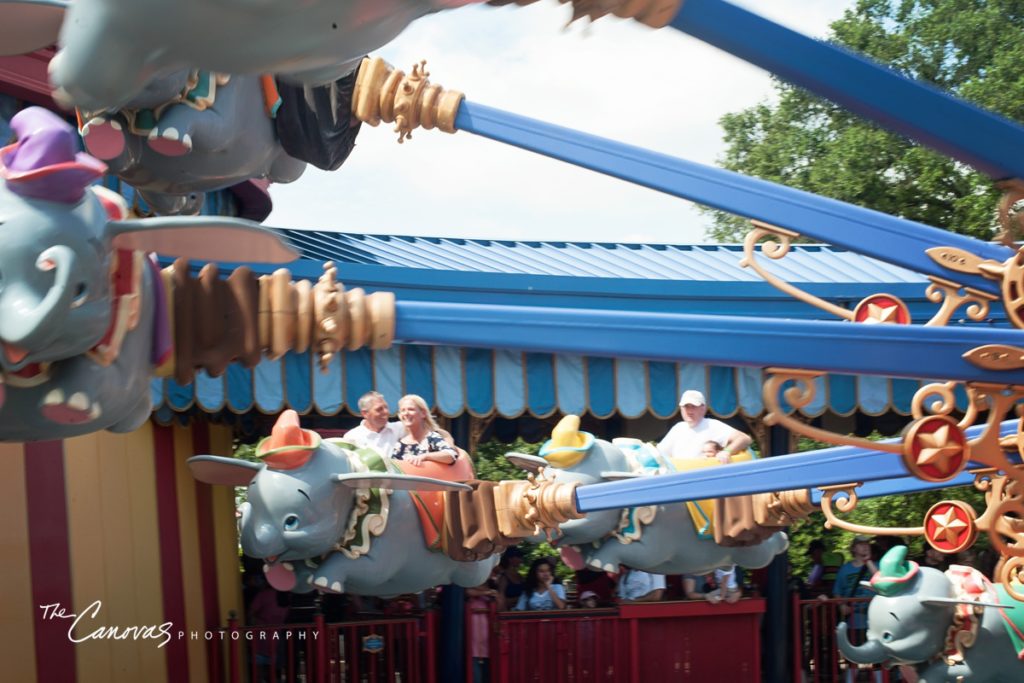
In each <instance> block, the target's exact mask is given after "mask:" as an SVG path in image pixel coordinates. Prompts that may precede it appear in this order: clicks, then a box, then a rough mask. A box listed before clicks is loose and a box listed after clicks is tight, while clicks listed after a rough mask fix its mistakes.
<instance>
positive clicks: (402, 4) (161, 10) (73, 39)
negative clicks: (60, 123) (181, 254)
mask: <svg viewBox="0 0 1024 683" xmlns="http://www.w3.org/2000/svg"><path fill="white" fill-rule="evenodd" d="M482 1H483V0H305V1H304V2H301V3H295V2H291V1H290V0H259V1H258V2H253V1H251V0H74V1H73V2H62V0H16V1H14V2H11V1H7V2H5V3H4V4H7V5H10V6H13V7H9V8H8V9H7V10H6V11H4V12H3V13H0V18H4V17H5V16H6V17H11V18H14V19H17V18H18V17H21V18H22V20H24V21H27V20H29V19H31V18H33V17H35V18H37V19H38V21H39V23H40V24H41V26H38V27H36V28H34V30H33V31H32V32H31V35H21V36H18V35H16V34H15V31H13V30H12V31H11V33H12V34H15V35H12V36H10V39H11V45H12V48H11V49H13V48H14V47H16V48H17V49H20V50H21V51H25V49H26V48H30V49H31V48H35V47H44V46H46V45H49V44H52V43H53V42H55V41H54V40H53V37H54V36H53V35H48V34H47V32H46V29H47V28H49V29H50V31H51V32H52V28H53V14H55V13H59V12H60V10H61V8H62V7H64V6H66V7H67V10H66V16H65V18H64V21H63V24H62V26H61V30H60V38H59V45H60V48H61V49H60V51H59V52H58V54H57V55H56V57H55V58H54V60H53V62H51V65H50V79H51V82H52V84H53V86H54V87H55V93H54V96H55V98H56V99H57V100H58V101H62V102H65V103H67V104H69V105H71V104H73V105H75V106H78V107H80V108H83V109H89V110H96V111H99V110H114V109H120V108H122V107H124V106H125V105H127V104H128V102H130V101H131V100H132V99H133V98H134V97H135V96H136V95H137V94H138V93H139V92H140V91H141V90H142V89H143V88H144V87H145V85H146V83H148V82H150V81H151V80H153V79H154V78H159V77H161V76H165V75H167V74H170V73H173V72H176V71H180V70H181V69H191V68H200V69H209V70H213V71H219V72H222V73H229V74H262V73H270V74H275V75H283V76H286V77H288V78H289V79H290V80H292V81H294V82H298V83H302V84H304V85H314V86H315V85H322V84H324V83H329V82H331V81H334V80H336V79H338V78H340V77H342V76H345V75H347V74H349V73H351V72H352V71H353V70H354V69H355V68H356V67H357V66H358V65H359V60H360V59H362V57H363V55H366V54H367V53H369V52H372V51H373V50H376V49H377V48H379V47H381V46H383V45H385V44H386V43H388V42H390V41H391V40H392V39H393V38H395V36H397V35H398V34H399V33H401V32H402V31H403V30H404V29H405V27H406V26H408V25H409V24H410V23H411V22H413V21H414V20H416V19H418V18H419V17H422V16H424V15H426V14H430V13H432V12H437V11H439V10H443V9H449V8H454V7H461V6H463V5H468V4H474V3H477V2H482ZM25 5H28V7H24V6H25ZM19 6H20V7H19ZM47 6H49V7H47ZM0 23H4V22H0ZM6 23H8V24H10V19H7V22H6ZM3 35H4V33H3V32H0V37H2V36H3ZM31 39H34V41H35V42H34V44H33V41H32V40H31ZM0 50H4V47H3V45H2V44H0ZM8 54H11V53H10V52H8Z"/></svg>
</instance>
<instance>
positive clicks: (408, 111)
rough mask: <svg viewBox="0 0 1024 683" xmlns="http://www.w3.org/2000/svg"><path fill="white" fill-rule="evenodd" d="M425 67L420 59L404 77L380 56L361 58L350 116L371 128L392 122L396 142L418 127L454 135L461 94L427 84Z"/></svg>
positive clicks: (424, 62) (427, 73)
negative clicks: (436, 129)
mask: <svg viewBox="0 0 1024 683" xmlns="http://www.w3.org/2000/svg"><path fill="white" fill-rule="evenodd" d="M426 65H427V62H426V60H422V61H420V63H419V64H416V65H414V66H413V67H412V71H411V72H410V73H409V74H408V75H406V73H405V72H404V71H402V70H400V69H395V68H394V67H393V66H391V65H390V64H388V63H387V62H385V61H384V60H383V59H381V58H380V57H374V58H373V59H371V58H369V57H366V58H364V59H363V62H362V64H361V65H360V66H359V73H358V75H357V76H356V85H355V90H354V91H353V93H352V115H353V116H355V117H356V118H357V119H359V120H360V121H362V122H364V123H368V124H370V125H371V126H377V125H379V124H380V123H381V122H382V121H383V122H384V123H394V124H395V132H396V133H398V141H399V142H404V141H405V140H406V139H409V138H411V137H412V131H413V130H415V129H416V128H418V127H420V126H422V127H423V128H424V129H426V130H430V129H431V128H439V129H441V130H443V131H444V132H446V133H454V132H455V116H456V114H458V113H459V106H460V105H461V104H462V98H463V94H462V93H461V92H459V91H457V90H445V89H444V88H442V87H441V86H439V85H433V84H431V82H430V81H428V80H427V77H428V76H429V75H430V73H429V72H428V71H427V68H426Z"/></svg>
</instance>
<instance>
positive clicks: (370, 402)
mask: <svg viewBox="0 0 1024 683" xmlns="http://www.w3.org/2000/svg"><path fill="white" fill-rule="evenodd" d="M358 405H359V414H360V415H362V416H363V420H362V422H360V423H359V426H358V427H353V428H352V429H350V430H348V431H347V432H345V436H344V437H342V438H343V440H344V441H347V442H348V443H350V444H352V445H354V446H361V447H368V448H373V449H374V450H376V451H377V452H378V453H380V454H381V455H382V456H384V457H387V456H389V455H391V451H392V450H393V449H394V447H395V444H396V443H398V440H399V439H400V438H401V437H402V432H403V431H405V428H404V427H403V426H402V423H401V422H388V415H390V414H391V410H390V408H388V402H387V401H385V400H384V396H382V395H381V394H379V393H378V392H376V391H368V392H366V393H365V394H363V395H362V396H360V397H359V403H358Z"/></svg>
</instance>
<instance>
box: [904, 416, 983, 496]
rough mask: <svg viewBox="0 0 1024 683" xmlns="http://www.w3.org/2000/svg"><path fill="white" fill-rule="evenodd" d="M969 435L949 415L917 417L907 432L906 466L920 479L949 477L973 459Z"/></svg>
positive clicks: (905, 441)
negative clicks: (968, 439)
mask: <svg viewBox="0 0 1024 683" xmlns="http://www.w3.org/2000/svg"><path fill="white" fill-rule="evenodd" d="M970 451H971V449H970V444H969V443H968V441H967V436H966V435H965V434H964V432H963V430H962V429H961V428H960V426H959V425H958V424H957V422H956V420H954V419H953V418H952V417H950V416H948V415H928V416H926V417H922V418H918V419H917V420H914V422H912V423H911V424H910V425H909V426H908V427H907V428H906V430H905V432H904V435H903V453H902V456H903V466H904V467H906V468H907V471H908V472H910V473H911V474H912V475H914V476H915V477H917V478H918V479H922V480H924V481H930V482H943V481H949V480H950V479H952V478H954V477H956V476H957V475H958V474H960V472H962V471H963V469H964V467H966V466H967V463H968V462H969V461H970V459H971V457H970Z"/></svg>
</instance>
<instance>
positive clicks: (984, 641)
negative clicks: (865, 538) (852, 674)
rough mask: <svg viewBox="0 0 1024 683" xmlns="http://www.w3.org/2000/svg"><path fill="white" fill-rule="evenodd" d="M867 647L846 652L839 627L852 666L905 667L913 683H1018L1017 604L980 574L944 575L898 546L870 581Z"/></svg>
mask: <svg viewBox="0 0 1024 683" xmlns="http://www.w3.org/2000/svg"><path fill="white" fill-rule="evenodd" d="M870 586H871V588H872V589H873V590H874V591H875V592H876V593H878V595H877V596H876V597H874V598H872V599H871V602H870V604H869V605H868V612H867V618H868V629H867V640H866V642H865V643H864V644H863V645H853V644H851V643H850V639H849V637H848V635H847V628H846V624H839V626H838V627H837V629H836V635H837V638H838V644H839V649H840V651H841V652H842V653H843V656H844V657H846V658H847V659H848V660H850V661H851V662H854V663H856V664H881V665H882V666H884V667H891V666H896V665H900V664H909V665H913V666H914V668H915V669H916V670H917V674H918V677H919V680H920V681H921V683H938V682H939V681H949V682H950V683H953V682H955V681H967V682H969V683H1000V682H1005V683H1011V682H1013V683H1016V682H1017V681H1024V660H1022V659H1021V657H1022V655H1024V636H1022V635H1021V634H1022V633H1024V603H1021V602H1018V601H1016V600H1014V599H1013V598H1012V597H1011V596H1010V595H1009V594H1008V593H1007V591H1006V589H1005V588H1004V587H1003V586H1001V585H1000V586H996V585H993V584H992V583H991V582H989V581H988V579H987V578H985V576H984V575H982V574H981V572H978V571H977V570H976V569H972V568H970V567H961V566H957V565H953V566H952V567H950V568H949V570H947V571H946V572H940V571H939V570H937V569H931V568H929V567H919V566H918V564H917V563H916V562H910V561H908V560H907V548H906V546H896V547H895V548H893V549H892V550H890V551H889V552H887V553H886V554H885V556H884V557H883V558H882V560H881V562H880V563H879V570H878V572H877V573H876V574H875V576H873V577H872V579H871V582H870Z"/></svg>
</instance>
